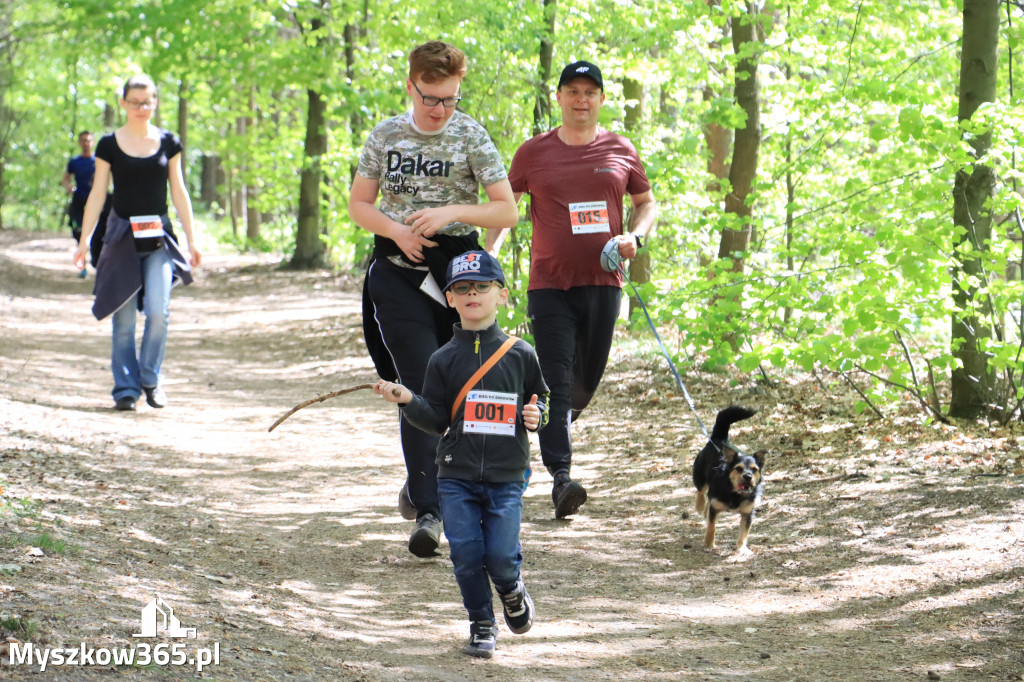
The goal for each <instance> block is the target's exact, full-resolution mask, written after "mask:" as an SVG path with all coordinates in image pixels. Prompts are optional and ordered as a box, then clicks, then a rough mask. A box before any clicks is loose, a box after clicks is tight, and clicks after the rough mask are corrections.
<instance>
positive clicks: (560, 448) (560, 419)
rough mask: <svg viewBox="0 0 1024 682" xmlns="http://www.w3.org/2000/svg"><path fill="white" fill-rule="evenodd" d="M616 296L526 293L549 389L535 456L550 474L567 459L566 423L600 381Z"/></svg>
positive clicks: (612, 290) (615, 292)
mask: <svg viewBox="0 0 1024 682" xmlns="http://www.w3.org/2000/svg"><path fill="white" fill-rule="evenodd" d="M621 299H622V290H621V289H619V288H618V287H607V286H587V287H575V288H572V289H569V290H568V291H560V290H557V289H539V290H536V291H531V292H529V315H530V320H531V321H532V323H533V339H534V343H535V345H536V347H537V357H538V358H539V359H540V369H541V371H542V372H543V373H544V381H545V382H547V385H548V388H550V389H551V400H550V403H549V407H550V410H551V412H550V415H551V421H550V423H549V424H548V425H547V427H545V428H543V429H541V430H540V431H539V432H538V434H537V436H538V438H539V440H540V453H541V459H542V461H543V462H544V466H545V467H547V469H548V471H550V472H551V473H554V472H555V471H557V470H559V469H569V467H570V464H571V463H572V439H571V437H570V435H569V426H570V425H571V424H572V422H573V421H574V420H575V419H576V418H577V417H579V415H580V413H581V412H582V411H583V409H584V408H585V407H586V406H587V405H589V404H590V399H591V398H593V397H594V392H595V391H596V390H597V386H598V384H600V383H601V376H602V375H603V374H604V368H605V365H606V364H607V362H608V353H609V351H610V350H611V347H612V336H613V334H614V332H615V322H616V320H618V317H619V306H620V302H621Z"/></svg>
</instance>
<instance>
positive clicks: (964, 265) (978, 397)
mask: <svg viewBox="0 0 1024 682" xmlns="http://www.w3.org/2000/svg"><path fill="white" fill-rule="evenodd" d="M999 5H1000V2H999V0H964V29H963V43H962V46H961V54H960V104H959V109H958V111H957V118H958V119H959V120H961V121H966V120H969V119H970V118H971V116H972V115H973V114H974V112H975V111H976V110H977V109H978V107H979V106H981V105H982V104H984V103H985V102H993V101H995V95H996V76H997V73H998V68H997V62H998V57H997V55H998V46H999ZM969 142H970V145H971V147H972V149H973V155H974V158H975V161H976V163H975V164H973V166H972V167H971V170H970V173H968V172H967V170H966V169H961V170H959V171H957V173H956V179H955V183H954V187H953V223H954V224H955V225H956V226H957V228H959V229H958V230H957V231H956V234H957V236H956V244H955V253H956V254H957V258H958V259H959V263H957V264H955V265H954V266H953V268H952V273H951V275H952V278H953V303H954V311H953V315H952V324H951V327H952V353H953V355H954V357H956V358H957V359H959V360H960V362H961V363H962V364H963V366H962V367H960V368H958V369H955V370H953V374H952V396H951V398H950V403H949V414H950V416H951V417H961V418H975V417H979V416H982V415H983V414H985V413H986V412H987V411H988V409H989V405H990V403H991V399H992V397H993V393H994V390H995V383H996V378H995V375H994V373H993V372H992V370H991V369H990V368H989V366H988V358H987V356H986V355H985V353H984V351H983V349H982V347H983V345H984V342H985V340H986V339H989V338H991V337H992V328H991V326H990V324H991V323H990V321H987V320H986V319H985V318H986V315H985V309H986V306H985V301H984V300H976V299H977V297H978V295H979V291H978V287H977V286H976V285H973V284H972V282H978V281H984V280H985V278H986V273H985V272H984V268H983V265H982V258H981V256H983V255H984V253H985V252H986V251H988V250H989V249H990V245H989V240H990V237H991V236H992V215H991V213H990V211H989V209H988V208H987V206H986V201H987V200H988V199H989V198H991V196H992V193H993V190H994V187H995V174H994V173H993V171H992V168H990V167H989V166H988V165H986V164H985V163H984V161H985V157H986V155H987V154H988V150H989V147H990V146H991V143H992V137H991V134H990V133H988V132H986V133H984V134H981V135H975V136H973V137H972V138H971V139H970V141H969ZM984 295H985V294H982V296H984Z"/></svg>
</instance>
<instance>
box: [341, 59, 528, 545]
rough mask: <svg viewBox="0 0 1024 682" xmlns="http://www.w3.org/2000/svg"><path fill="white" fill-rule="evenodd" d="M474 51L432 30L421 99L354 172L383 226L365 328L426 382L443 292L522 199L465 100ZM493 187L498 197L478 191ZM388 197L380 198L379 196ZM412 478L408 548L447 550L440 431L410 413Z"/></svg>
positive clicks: (387, 361)
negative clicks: (452, 272) (422, 425)
mask: <svg viewBox="0 0 1024 682" xmlns="http://www.w3.org/2000/svg"><path fill="white" fill-rule="evenodd" d="M466 70H467V67H466V56H465V55H464V54H463V52H462V51H461V50H459V49H458V48H456V47H453V46H452V45H449V44H447V43H443V42H439V41H433V42H429V43H424V44H423V45H420V46H418V47H416V48H415V49H414V50H413V51H412V52H411V53H410V54H409V76H408V79H407V80H406V82H405V89H406V92H407V93H408V95H409V98H410V99H411V101H412V109H411V110H410V111H407V112H406V113H404V114H400V115H399V116H395V117H394V118H390V119H388V120H386V121H383V122H381V123H379V124H378V125H377V126H376V127H375V128H374V129H373V131H372V132H371V133H370V136H369V138H368V139H367V141H366V145H365V147H364V148H363V152H362V155H361V157H360V159H359V166H358V167H357V169H356V175H355V177H354V178H353V180H352V193H351V196H350V199H349V209H348V210H349V216H350V217H351V218H352V220H353V222H355V223H356V224H357V225H359V226H360V227H362V228H364V229H366V230H367V231H369V232H372V233H373V234H374V239H373V258H372V261H371V263H370V267H369V269H368V271H367V274H366V279H365V281H364V288H363V334H364V337H365V339H366V345H367V349H368V350H369V352H370V357H371V358H372V359H373V362H374V365H375V367H376V369H377V373H378V375H379V376H380V377H381V378H382V379H388V380H397V381H400V382H401V383H403V384H404V385H406V386H408V387H409V389H410V390H412V391H414V392H420V391H422V390H423V388H424V385H423V377H424V374H425V372H426V369H427V361H428V360H429V359H430V356H431V355H432V354H433V352H434V351H436V350H437V349H438V348H440V347H441V346H442V345H444V344H445V343H447V341H448V340H449V339H450V338H451V335H452V324H453V323H454V322H456V321H457V319H458V318H457V316H456V315H455V313H454V311H453V310H451V309H450V308H449V307H448V304H447V302H446V301H445V298H444V296H443V295H442V293H441V289H440V285H439V283H443V282H444V281H445V280H444V277H445V268H446V267H447V265H448V262H449V261H450V260H451V259H452V258H453V257H455V256H457V255H459V254H462V253H465V252H467V251H472V250H478V249H479V248H480V244H479V233H478V232H477V228H484V229H486V230H487V240H486V241H487V249H488V250H491V247H492V243H493V240H494V237H495V236H496V234H497V231H498V230H500V229H501V228H508V227H511V226H512V225H514V224H515V222H516V220H517V218H518V209H517V208H516V204H515V200H514V199H513V197H512V189H511V187H509V184H508V176H507V173H506V172H505V165H504V163H503V162H502V160H501V156H500V155H499V154H498V150H497V149H496V148H495V146H494V143H493V142H492V141H491V139H490V136H489V135H488V133H487V131H486V130H485V129H484V127H483V126H481V125H480V124H479V123H477V122H476V121H474V120H473V119H472V118H470V117H469V116H467V115H466V114H463V113H462V112H460V111H457V110H456V106H457V105H458V103H459V101H460V100H461V99H462V95H463V92H462V79H463V77H464V76H465V75H466ZM481 187H482V188H483V190H484V192H485V193H486V195H487V199H488V201H486V202H483V203H480V199H479V192H480V188H481ZM378 196H379V197H380V204H379V206H378V205H377V198H378ZM399 431H400V437H401V442H402V453H403V455H404V458H405V467H406V476H407V478H406V483H405V485H404V486H403V488H402V490H401V492H400V493H399V510H400V511H401V513H402V516H403V517H404V518H406V519H409V520H412V519H415V520H416V528H415V529H414V530H413V531H412V534H411V535H410V536H409V551H410V552H412V553H413V554H414V555H416V556H418V557H424V558H425V557H433V556H436V555H437V547H438V545H439V543H440V538H441V532H442V523H441V508H440V505H439V503H438V498H437V465H436V464H435V463H434V453H435V451H436V450H437V436H434V435H429V434H426V433H424V432H422V431H420V430H419V429H417V428H414V427H412V426H411V425H409V424H408V422H407V420H406V419H405V418H404V417H402V418H400V423H399Z"/></svg>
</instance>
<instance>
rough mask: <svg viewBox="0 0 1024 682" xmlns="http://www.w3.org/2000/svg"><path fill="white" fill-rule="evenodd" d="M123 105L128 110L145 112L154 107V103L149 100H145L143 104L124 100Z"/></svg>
mask: <svg viewBox="0 0 1024 682" xmlns="http://www.w3.org/2000/svg"><path fill="white" fill-rule="evenodd" d="M124 103H125V104H127V105H128V108H129V109H145V110H147V111H149V110H150V109H152V108H153V107H155V106H156V102H155V101H154V100H151V99H147V100H146V101H145V102H139V101H136V100H133V99H126V100H125V101H124Z"/></svg>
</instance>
